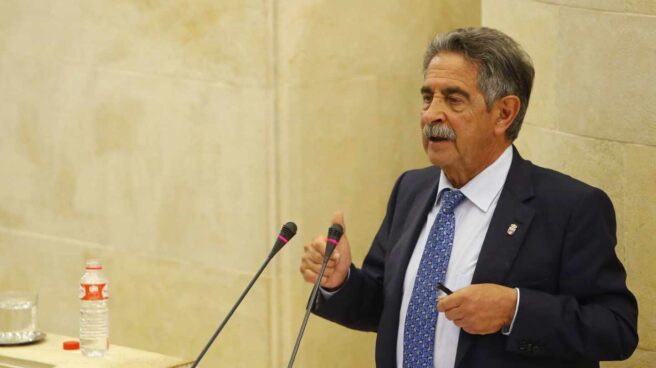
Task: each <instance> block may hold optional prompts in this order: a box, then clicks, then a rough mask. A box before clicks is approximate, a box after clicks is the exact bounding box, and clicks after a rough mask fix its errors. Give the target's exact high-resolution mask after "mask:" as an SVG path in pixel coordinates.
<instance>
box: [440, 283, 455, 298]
mask: <svg viewBox="0 0 656 368" xmlns="http://www.w3.org/2000/svg"><path fill="white" fill-rule="evenodd" d="M437 288H438V289H440V290H442V291H443V292H444V293H445V294H446V295H451V294H453V291H451V290H449V288H448V287H446V286H444V285H442V283H441V282H438V283H437Z"/></svg>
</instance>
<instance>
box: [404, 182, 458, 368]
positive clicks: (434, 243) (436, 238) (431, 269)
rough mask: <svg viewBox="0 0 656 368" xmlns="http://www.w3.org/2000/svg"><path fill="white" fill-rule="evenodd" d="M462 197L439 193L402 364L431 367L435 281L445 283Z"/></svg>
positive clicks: (412, 367)
mask: <svg viewBox="0 0 656 368" xmlns="http://www.w3.org/2000/svg"><path fill="white" fill-rule="evenodd" d="M464 198H465V196H464V195H463V194H462V192H460V191H458V190H454V191H451V190H448V189H447V190H445V191H444V192H443V193H442V206H441V207H440V212H439V213H438V214H437V217H436V218H435V222H434V223H433V227H432V228H431V230H430V233H429V234H428V240H427V241H426V248H424V254H422V256H421V262H420V263H419V270H418V271H417V278H416V279H415V285H414V288H413V290H412V298H411V299H410V304H409V305H408V312H407V314H406V317H405V330H404V333H403V367H404V368H418V367H425V368H433V350H434V347H435V328H436V327H437V283H438V282H444V278H445V277H446V270H447V268H448V267H449V259H450V258H451V247H452V246H453V234H454V232H455V229H456V217H455V215H454V214H453V211H454V210H455V208H456V207H457V206H458V204H460V202H461V201H462V200H463V199H464Z"/></svg>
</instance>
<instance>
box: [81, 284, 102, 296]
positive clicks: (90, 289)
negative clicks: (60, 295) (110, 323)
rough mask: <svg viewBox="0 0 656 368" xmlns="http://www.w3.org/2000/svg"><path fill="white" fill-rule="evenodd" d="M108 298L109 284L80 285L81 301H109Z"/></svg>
mask: <svg viewBox="0 0 656 368" xmlns="http://www.w3.org/2000/svg"><path fill="white" fill-rule="evenodd" d="M108 298H109V286H108V285H107V284H80V299H82V300H107V299H108Z"/></svg>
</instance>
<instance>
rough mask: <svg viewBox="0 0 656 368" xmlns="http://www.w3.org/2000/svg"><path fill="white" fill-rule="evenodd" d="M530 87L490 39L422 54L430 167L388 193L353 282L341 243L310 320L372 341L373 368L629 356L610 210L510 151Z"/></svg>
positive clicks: (494, 36) (439, 43)
mask: <svg viewBox="0 0 656 368" xmlns="http://www.w3.org/2000/svg"><path fill="white" fill-rule="evenodd" d="M533 75H534V70H533V66H532V64H531V61H530V58H529V56H528V55H527V54H526V53H525V52H524V51H523V50H522V48H521V47H520V46H519V45H518V44H517V43H516V42H515V41H514V40H512V39H511V38H510V37H508V36H506V35H505V34H503V33H501V32H499V31H496V30H493V29H489V28H468V29H457V30H454V31H452V32H449V33H446V34H443V35H440V36H438V37H436V38H435V39H434V40H433V41H432V42H431V44H430V45H429V47H428V50H427V51H426V56H425V61H424V83H423V86H422V87H421V95H422V99H423V107H422V114H421V129H422V131H423V146H424V149H425V151H426V154H427V156H428V158H429V160H430V162H431V163H432V164H433V166H431V167H428V168H425V169H421V170H411V171H408V172H406V173H404V174H403V175H401V177H400V178H399V179H398V180H397V182H396V185H395V186H394V189H393V191H392V194H391V197H390V200H389V204H388V207H387V213H386V215H385V218H384V220H383V222H382V225H381V226H380V229H379V231H378V233H377V234H376V237H375V238H374V240H373V244H372V245H371V249H370V250H369V253H368V254H367V257H366V258H365V261H364V263H363V265H362V268H360V269H359V268H356V267H354V266H353V265H352V264H351V254H350V250H349V242H348V239H347V237H346V236H345V237H343V238H342V241H341V242H340V245H339V247H338V251H339V253H337V252H336V253H335V254H334V255H333V257H332V259H331V261H330V263H329V265H328V268H327V272H326V273H325V277H324V279H323V280H322V281H321V286H322V292H321V298H320V300H319V301H318V303H317V304H316V305H315V309H314V313H316V314H318V315H320V316H322V317H324V318H327V319H329V320H331V321H335V322H337V323H340V324H342V325H344V326H347V327H350V328H355V329H359V330H365V331H376V332H377V333H378V335H377V341H376V364H377V366H378V367H413V368H414V367H431V368H432V367H448V368H452V367H598V366H599V361H600V360H618V359H626V358H628V357H629V356H630V355H631V354H632V352H633V351H634V349H635V348H636V345H637V342H638V336H637V332H636V329H637V313H638V312H637V304H636V300H635V298H634V296H633V295H632V294H631V292H630V291H629V290H628V289H627V287H626V273H625V271H624V268H623V266H622V264H621V263H620V261H619V260H618V258H617V256H616V254H615V250H614V247H615V243H616V238H615V214H614V210H613V206H612V204H611V201H610V200H609V198H608V197H607V196H606V194H605V193H604V192H603V191H601V190H600V189H597V188H594V187H591V186H589V185H587V184H585V183H582V182H580V181H577V180H576V179H573V178H571V177H569V176H566V175H563V174H561V173H558V172H555V171H552V170H548V169H544V168H541V167H538V166H535V165H533V164H532V163H531V162H529V161H526V160H524V159H522V158H521V156H520V155H519V153H518V152H517V150H516V149H515V147H514V146H513V145H512V142H513V141H514V140H515V139H516V138H517V135H518V133H519V130H520V128H521V125H522V121H523V119H524V115H525V113H526V109H527V106H528V102H529V96H530V93H531V87H532V82H533ZM333 222H335V223H340V224H342V225H343V223H344V221H343V216H342V214H341V213H337V214H336V215H335V216H334V218H333ZM324 247H325V238H323V237H317V238H315V239H314V241H313V242H312V243H311V244H308V245H307V246H306V247H305V253H304V255H303V258H302V260H301V273H302V274H303V276H304V279H305V280H306V281H308V282H314V281H315V280H316V277H317V274H318V270H319V266H320V263H321V258H322V254H323V251H324ZM438 283H442V284H443V285H445V286H446V287H447V288H450V289H452V290H453V293H452V294H450V295H448V296H447V295H444V294H442V293H441V292H440V291H439V289H438V288H437V284H438Z"/></svg>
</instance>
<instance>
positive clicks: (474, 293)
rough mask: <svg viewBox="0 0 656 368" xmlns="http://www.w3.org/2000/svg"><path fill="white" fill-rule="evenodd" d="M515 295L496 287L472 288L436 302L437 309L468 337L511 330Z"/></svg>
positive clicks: (466, 288)
mask: <svg viewBox="0 0 656 368" xmlns="http://www.w3.org/2000/svg"><path fill="white" fill-rule="evenodd" d="M516 305H517V291H516V290H515V289H512V288H509V287H505V286H501V285H496V284H475V285H469V286H467V287H464V288H462V289H460V290H458V291H455V292H454V293H453V294H451V295H448V296H442V297H440V298H439V299H438V303H437V309H438V310H439V311H440V312H444V314H445V316H446V318H448V319H449V320H450V321H453V323H455V324H456V326H458V327H461V328H462V329H463V330H465V331H466V332H468V333H470V334H477V335H486V334H491V333H495V332H497V331H499V330H500V329H501V328H502V327H503V326H510V324H511V323H512V319H513V317H514V316H515V307H516Z"/></svg>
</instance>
